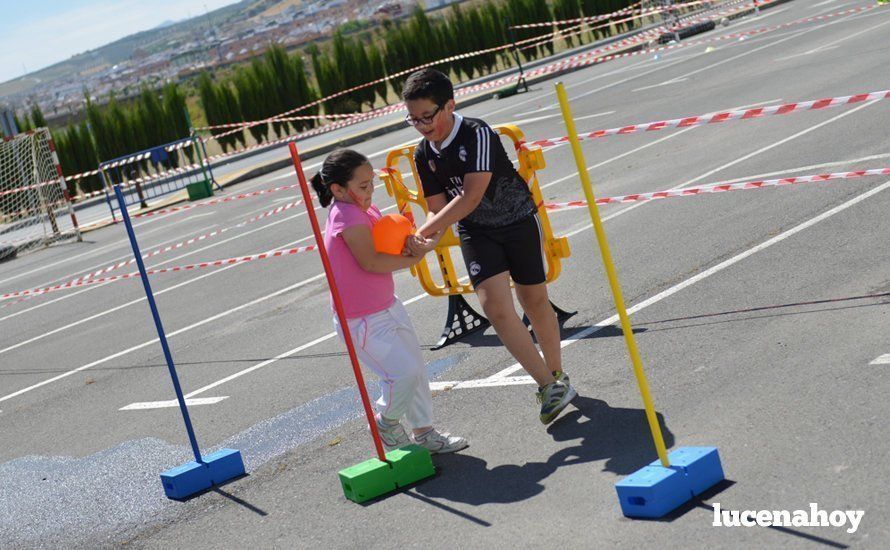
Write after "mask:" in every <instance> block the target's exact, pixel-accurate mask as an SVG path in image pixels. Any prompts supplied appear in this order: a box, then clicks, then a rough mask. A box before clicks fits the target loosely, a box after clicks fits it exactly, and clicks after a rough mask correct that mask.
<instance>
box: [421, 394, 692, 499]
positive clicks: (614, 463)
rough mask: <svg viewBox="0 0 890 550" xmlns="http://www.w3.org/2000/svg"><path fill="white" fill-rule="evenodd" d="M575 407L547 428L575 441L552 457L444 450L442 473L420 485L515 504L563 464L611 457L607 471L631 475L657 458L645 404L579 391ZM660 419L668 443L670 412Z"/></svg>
mask: <svg viewBox="0 0 890 550" xmlns="http://www.w3.org/2000/svg"><path fill="white" fill-rule="evenodd" d="M572 405H574V406H575V407H576V409H577V410H573V411H570V412H569V413H567V414H565V415H564V416H563V417H561V418H560V419H558V420H557V421H556V422H555V423H554V424H552V425H551V426H550V427H549V428H548V429H547V432H548V433H549V434H551V435H552V436H553V438H554V439H555V440H556V441H575V440H578V441H577V443H576V444H575V445H573V446H571V447H566V448H564V449H560V450H559V451H557V452H556V453H554V454H553V455H552V456H551V457H550V458H549V459H547V461H546V462H526V463H525V464H522V465H518V464H503V465H500V466H495V467H494V468H491V469H489V468H488V463H487V462H486V461H485V460H482V459H481V458H477V457H474V456H470V455H467V454H453V455H443V456H439V457H437V459H436V462H437V465H438V466H439V468H440V472H441V473H440V475H439V476H437V477H436V478H435V479H432V480H430V481H428V482H426V483H422V484H420V485H418V486H417V487H416V488H415V491H416V492H417V493H419V494H422V495H424V496H427V497H429V498H439V499H445V500H449V501H452V502H462V503H466V504H471V505H480V504H489V503H511V502H519V501H522V500H525V499H528V498H531V497H533V496H535V495H537V494H539V493H541V492H542V491H543V490H544V486H543V485H542V483H541V482H542V481H543V480H544V479H546V478H547V477H548V476H549V475H550V474H552V473H554V472H555V471H556V469H557V468H560V467H562V466H570V465H575V464H583V463H588V462H597V461H600V460H605V464H604V466H603V471H607V472H613V473H615V474H617V475H627V474H630V473H632V472H634V471H636V470H638V469H640V468H642V467H643V466H645V465H647V464H649V463H650V462H652V461H653V460H655V458H656V457H655V452H654V448H653V445H652V438H651V435H650V434H649V429H648V426H647V424H646V415H645V411H644V410H643V409H625V408H615V407H610V406H609V404H608V403H606V402H605V401H602V400H600V399H592V398H589V397H581V396H578V397H576V398H575V400H574V401H572ZM658 421H659V424H660V425H661V430H662V433H663V435H664V438H665V444H666V445H667V446H668V447H671V446H673V444H674V436H673V434H672V433H671V432H670V430H668V429H667V426H665V423H664V417H663V416H662V415H661V414H658Z"/></svg>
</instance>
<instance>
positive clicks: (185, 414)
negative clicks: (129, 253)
mask: <svg viewBox="0 0 890 550" xmlns="http://www.w3.org/2000/svg"><path fill="white" fill-rule="evenodd" d="M114 195H115V197H117V204H118V206H120V209H121V217H122V218H123V219H124V225H126V226H127V236H129V237H130V246H132V247H133V254H134V256H135V257H136V265H137V266H139V275H140V276H141V278H142V286H143V287H145V297H146V298H147V299H148V307H149V308H150V309H151V315H152V317H153V318H154V321H155V327H156V328H157V330H158V340H160V342H161V348H162V349H163V350H164V358H165V359H166V360H167V369H168V370H169V371H170V378H171V379H172V380H173V389H174V390H176V400H177V401H179V410H180V411H182V419H183V421H185V430H186V432H188V436H189V443H191V446H192V452H193V453H194V454H195V462H197V463H199V464H204V460H203V459H202V458H201V451H200V450H198V440H197V439H196V438H195V431H194V429H192V421H191V418H189V411H188V407H186V405H185V397H183V395H182V388H181V387H180V385H179V377H178V376H177V375H176V366H175V365H174V364H173V356H172V355H171V354H170V347H169V346H168V345H167V335H166V333H165V332H164V326H163V324H161V316H160V314H159V313H158V306H157V304H155V298H154V294H153V293H152V291H151V284H149V282H148V275H147V274H146V273H145V264H144V263H143V261H142V252H140V251H139V243H137V242H136V234H135V233H134V232H133V224H132V223H131V222H130V213H129V212H127V205H126V203H125V201H124V195H123V193H121V187H120V185H115V186H114Z"/></svg>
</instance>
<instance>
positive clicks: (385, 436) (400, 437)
mask: <svg viewBox="0 0 890 550" xmlns="http://www.w3.org/2000/svg"><path fill="white" fill-rule="evenodd" d="M375 418H376V419H377V431H378V432H380V439H381V441H383V446H384V447H386V450H387V451H391V450H393V449H397V448H399V447H404V446H405V445H410V444H411V439H410V438H409V437H408V432H406V431H405V427H404V426H402V423H401V422H396V423H395V424H392V423H390V422H388V421H387V420H384V419H383V417H382V416H380V415H379V414H378V415H375Z"/></svg>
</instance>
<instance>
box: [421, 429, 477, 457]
mask: <svg viewBox="0 0 890 550" xmlns="http://www.w3.org/2000/svg"><path fill="white" fill-rule="evenodd" d="M414 442H415V443H417V444H418V445H420V446H421V447H423V448H424V449H427V450H428V451H429V452H431V453H432V454H442V453H453V452H455V451H460V450H461V449H466V448H467V447H469V446H470V444H469V443H467V440H466V439H464V438H463V437H458V436H455V435H451V434H448V433H441V432H439V430H437V429H435V428H433V429H431V430H430V431H428V432H426V433H424V434H420V435H415V436H414Z"/></svg>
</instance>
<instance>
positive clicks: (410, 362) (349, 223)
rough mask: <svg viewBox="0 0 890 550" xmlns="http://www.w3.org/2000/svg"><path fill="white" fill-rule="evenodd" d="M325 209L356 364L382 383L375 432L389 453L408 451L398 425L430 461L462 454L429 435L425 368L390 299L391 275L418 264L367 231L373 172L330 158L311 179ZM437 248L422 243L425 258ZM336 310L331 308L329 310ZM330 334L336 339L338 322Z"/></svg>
mask: <svg viewBox="0 0 890 550" xmlns="http://www.w3.org/2000/svg"><path fill="white" fill-rule="evenodd" d="M312 187H313V188H314V189H315V192H316V193H317V194H318V200H319V202H321V205H322V206H325V207H326V206H328V205H330V209H329V212H328V219H327V223H326V224H325V234H324V245H325V248H326V249H327V251H328V256H329V258H330V262H331V270H332V271H333V275H334V279H335V280H336V281H337V287H338V288H339V290H340V294H341V298H342V301H343V308H344V309H345V310H346V311H345V313H346V318H347V322H348V324H349V330H350V333H351V334H352V338H353V342H354V344H355V348H356V353H357V354H358V357H359V360H360V361H361V362H362V363H363V364H364V365H365V366H366V367H368V368H370V369H371V370H373V371H374V372H375V373H377V375H378V376H379V377H380V398H379V399H378V400H377V414H376V415H375V416H376V419H377V427H378V428H379V431H380V437H381V439H383V444H384V445H386V447H387V448H389V449H393V448H396V447H402V446H404V445H408V444H410V443H411V438H409V436H408V432H407V431H406V430H405V428H404V426H403V425H402V422H401V421H402V418H404V419H405V421H406V423H407V424H408V425H409V426H410V427H411V428H412V432H413V433H412V435H413V439H414V442H415V443H417V444H418V445H420V446H422V447H425V448H427V449H429V450H430V452H433V453H449V452H454V451H459V450H461V449H464V448H466V447H467V445H468V444H467V441H466V439H464V438H462V437H456V436H452V435H449V434H447V433H442V432H439V431H438V430H436V429H435V428H433V418H432V396H431V395H430V386H429V379H428V378H427V372H426V364H425V363H424V361H423V355H422V353H421V351H420V343H419V342H418V340H417V335H416V334H415V332H414V326H413V325H412V324H411V320H410V319H409V318H408V312H407V311H405V306H403V305H402V302H401V301H400V300H399V299H398V298H397V297H396V296H395V285H394V283H393V277H392V273H393V271H398V270H400V269H405V268H408V267H411V266H412V265H414V264H416V263H417V262H419V261H420V260H421V259H422V258H423V256H422V255H419V256H413V255H411V254H410V253H409V252H407V251H405V252H403V253H402V255H400V256H395V255H392V254H383V253H380V252H377V251H376V250H375V249H374V241H373V239H372V237H371V227H372V226H373V225H374V224H375V223H376V222H377V221H378V220H379V219H380V218H381V214H380V210H379V209H378V208H377V207H376V206H374V204H373V203H372V202H371V197H372V195H373V193H374V169H373V168H372V167H371V164H370V162H368V159H367V158H366V157H365V156H364V155H362V154H361V153H358V152H356V151H353V150H351V149H338V150H336V151H334V152H333V153H331V154H330V155H328V157H327V158H326V159H325V161H324V163H323V164H322V167H321V170H320V171H319V172H318V173H317V174H315V176H314V177H313V178H312ZM434 247H435V241H432V240H430V241H427V248H426V249H423V250H422V252H423V253H426V252H428V251H429V250H432V249H433V248H434ZM332 307H333V305H332ZM334 326H335V327H336V329H337V332H338V333H339V334H340V337H341V338H342V337H343V331H342V329H341V328H340V325H339V322H338V320H337V316H336V315H335V316H334Z"/></svg>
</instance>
